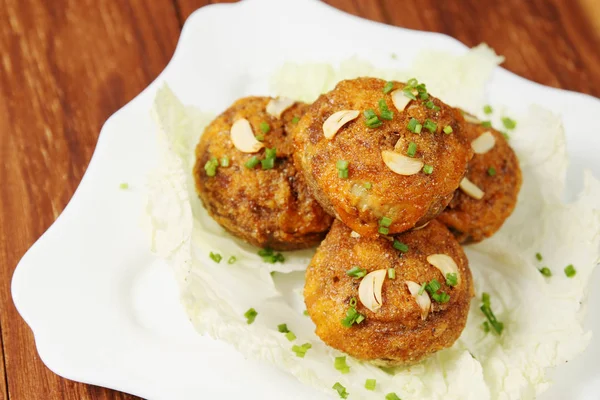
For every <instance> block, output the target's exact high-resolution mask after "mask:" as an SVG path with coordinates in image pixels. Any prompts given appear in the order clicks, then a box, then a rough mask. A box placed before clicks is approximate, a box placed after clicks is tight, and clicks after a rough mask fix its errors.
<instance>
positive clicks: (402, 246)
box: [393, 239, 408, 253]
mask: <svg viewBox="0 0 600 400" xmlns="http://www.w3.org/2000/svg"><path fill="white" fill-rule="evenodd" d="M393 246H394V248H395V249H396V250H398V251H400V252H402V253H406V252H407V251H408V246H407V245H406V244H404V243H402V242H400V241H398V240H396V239H394V244H393Z"/></svg>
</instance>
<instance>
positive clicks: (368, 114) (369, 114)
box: [363, 108, 377, 119]
mask: <svg viewBox="0 0 600 400" xmlns="http://www.w3.org/2000/svg"><path fill="white" fill-rule="evenodd" d="M363 115H364V116H365V118H366V119H371V118H374V117H377V114H375V111H373V109H371V108H369V109H367V110H365V111H363Z"/></svg>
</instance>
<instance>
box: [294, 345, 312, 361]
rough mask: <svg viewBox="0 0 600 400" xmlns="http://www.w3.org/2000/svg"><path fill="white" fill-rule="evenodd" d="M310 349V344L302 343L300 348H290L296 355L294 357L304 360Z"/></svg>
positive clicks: (295, 346) (296, 346)
mask: <svg viewBox="0 0 600 400" xmlns="http://www.w3.org/2000/svg"><path fill="white" fill-rule="evenodd" d="M310 348H312V344H310V343H304V344H303V345H301V346H298V345H294V346H292V351H293V352H294V353H296V357H300V358H304V356H305V355H306V352H307V351H308V349H310Z"/></svg>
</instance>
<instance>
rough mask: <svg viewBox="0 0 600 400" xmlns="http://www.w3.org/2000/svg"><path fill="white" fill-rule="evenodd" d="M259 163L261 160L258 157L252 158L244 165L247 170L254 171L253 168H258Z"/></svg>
mask: <svg viewBox="0 0 600 400" xmlns="http://www.w3.org/2000/svg"><path fill="white" fill-rule="evenodd" d="M259 163H260V160H259V159H258V157H256V156H252V158H250V159H249V160H248V161H246V163H245V164H244V165H245V166H246V168H248V169H252V168H254V167H256V166H257V165H258V164H259Z"/></svg>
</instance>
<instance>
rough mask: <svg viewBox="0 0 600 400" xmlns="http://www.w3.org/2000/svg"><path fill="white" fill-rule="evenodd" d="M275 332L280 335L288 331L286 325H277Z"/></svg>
mask: <svg viewBox="0 0 600 400" xmlns="http://www.w3.org/2000/svg"><path fill="white" fill-rule="evenodd" d="M277 330H278V331H279V332H281V333H288V332H289V331H290V330H289V329H288V327H287V324H279V325H277Z"/></svg>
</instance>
